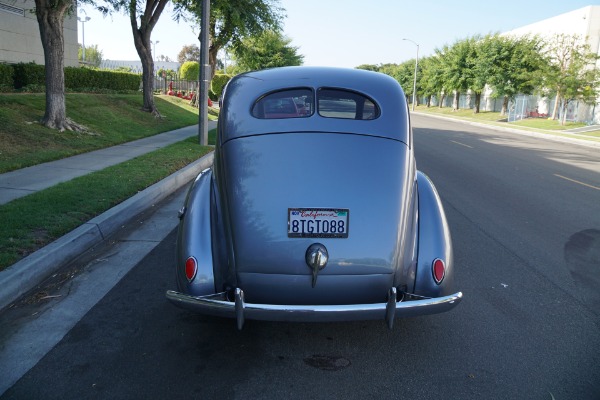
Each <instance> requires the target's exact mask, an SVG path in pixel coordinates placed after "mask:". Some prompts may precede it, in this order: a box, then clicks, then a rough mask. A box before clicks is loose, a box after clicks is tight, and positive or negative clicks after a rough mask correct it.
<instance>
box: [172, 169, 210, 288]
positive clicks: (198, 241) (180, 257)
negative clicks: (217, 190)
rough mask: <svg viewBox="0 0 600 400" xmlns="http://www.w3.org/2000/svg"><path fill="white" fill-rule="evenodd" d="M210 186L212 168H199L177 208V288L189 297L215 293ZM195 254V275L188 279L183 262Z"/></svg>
mask: <svg viewBox="0 0 600 400" xmlns="http://www.w3.org/2000/svg"><path fill="white" fill-rule="evenodd" d="M211 186H212V169H210V168H209V169H206V170H204V171H202V172H201V173H200V174H199V175H198V176H197V177H196V180H195V181H194V182H193V184H192V186H191V187H190V189H189V191H188V194H187V197H186V200H185V204H184V207H183V208H182V210H181V211H180V216H179V218H180V222H179V229H178V232H177V266H176V268H177V272H176V277H177V278H176V279H177V287H178V288H179V290H180V291H182V292H184V293H187V294H190V295H192V296H205V295H209V294H213V293H215V278H214V270H213V254H212V240H211ZM189 257H194V258H195V259H196V263H197V266H198V269H197V272H196V275H195V277H194V278H193V279H192V280H191V281H189V280H188V279H187V277H186V273H185V264H186V261H187V259H188V258H189Z"/></svg>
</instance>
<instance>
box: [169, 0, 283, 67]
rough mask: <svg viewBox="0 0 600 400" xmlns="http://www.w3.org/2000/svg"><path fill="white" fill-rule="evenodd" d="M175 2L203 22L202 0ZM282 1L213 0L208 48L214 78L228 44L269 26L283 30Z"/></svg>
mask: <svg viewBox="0 0 600 400" xmlns="http://www.w3.org/2000/svg"><path fill="white" fill-rule="evenodd" d="M174 3H175V7H174V8H175V12H176V14H177V15H178V16H183V17H184V19H192V20H194V21H195V22H196V24H197V25H200V24H199V21H200V17H201V15H202V9H201V1H200V0H174ZM278 3H279V1H278V0H236V1H231V0H212V1H211V5H210V28H209V29H210V32H209V42H210V46H209V49H208V60H209V61H208V62H209V64H210V67H211V78H212V76H213V75H214V74H215V71H216V67H217V53H218V52H219V50H221V49H222V48H224V47H225V46H228V45H232V46H233V47H236V46H239V45H240V43H241V42H242V39H244V38H247V37H250V36H257V35H260V34H261V33H262V32H264V31H265V30H273V31H279V30H281V22H282V20H283V17H284V14H283V11H284V10H283V9H282V8H280V7H279V6H278ZM186 15H187V16H186ZM190 15H191V17H189V16H190Z"/></svg>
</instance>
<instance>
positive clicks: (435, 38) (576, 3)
mask: <svg viewBox="0 0 600 400" xmlns="http://www.w3.org/2000/svg"><path fill="white" fill-rule="evenodd" d="M279 4H280V5H281V6H282V7H283V8H284V9H285V14H286V15H287V16H286V18H285V19H284V28H283V33H284V35H285V36H287V37H288V38H290V39H291V40H292V42H291V44H292V45H293V46H295V47H298V53H299V54H302V55H303V56H304V65H313V66H318V65H320V66H334V67H348V68H354V67H356V66H358V65H361V64H385V63H402V62H404V61H406V60H410V59H414V58H415V56H416V51H417V46H416V45H415V44H414V43H418V44H419V58H421V57H424V56H429V55H432V54H434V51H435V49H436V48H441V47H442V46H444V45H445V44H450V45H451V44H452V43H454V42H456V41H457V40H461V39H464V38H467V37H470V36H473V35H476V34H483V35H484V34H487V33H495V32H500V33H501V32H507V31H510V30H512V29H515V28H519V27H521V26H524V25H528V24H531V23H534V22H538V21H541V20H543V19H546V18H550V17H554V16H556V15H559V14H562V13H565V12H569V11H573V10H576V9H579V8H583V7H586V6H590V5H600V3H599V2H594V1H593V0H587V1H581V0H565V1H560V0H502V1H482V0H454V1H450V0H422V1H414V0H413V1H406V0H370V1H365V0H300V1H298V0H280V1H279ZM82 9H83V10H84V11H81V10H82ZM171 11H172V9H170V8H169V7H167V9H165V11H164V12H163V14H162V15H161V17H160V19H159V21H158V23H157V25H156V27H155V28H154V30H153V32H152V41H153V42H155V45H154V46H155V47H154V54H155V59H156V58H157V57H156V55H158V56H160V55H165V56H168V57H169V58H171V59H172V60H174V61H176V60H177V54H178V53H179V51H180V50H181V48H182V47H183V46H185V45H190V44H198V29H197V27H192V26H190V25H189V24H188V23H186V22H184V21H180V22H179V23H177V22H175V21H173V19H172V12H171ZM86 14H87V16H88V17H90V20H89V21H88V22H85V23H84V24H82V23H81V22H78V35H79V43H83V37H82V36H83V32H84V30H85V46H86V47H87V46H90V45H98V48H99V50H101V51H102V53H103V58H104V59H105V60H127V61H129V60H139V57H138V55H137V52H136V50H135V46H134V45H133V36H132V33H131V26H130V24H129V19H128V17H126V16H124V15H122V14H115V15H113V16H112V17H111V16H108V17H103V16H102V15H101V14H100V13H98V12H97V11H95V10H93V9H92V8H90V7H89V6H86V7H80V10H79V17H83V18H84V17H85V15H86ZM82 25H84V27H83V28H84V30H83V29H82ZM403 38H406V39H410V40H411V41H413V42H414V43H412V42H410V41H407V40H406V41H405V40H402V39H403Z"/></svg>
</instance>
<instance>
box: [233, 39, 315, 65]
mask: <svg viewBox="0 0 600 400" xmlns="http://www.w3.org/2000/svg"><path fill="white" fill-rule="evenodd" d="M291 42H292V40H291V39H289V38H287V37H284V36H283V35H282V34H281V33H280V32H278V31H271V30H267V31H264V32H263V33H261V34H260V35H258V36H250V37H247V38H244V39H242V41H241V42H240V44H239V45H237V46H235V47H233V59H234V61H235V62H236V64H237V66H238V67H239V68H240V69H241V70H242V71H252V70H258V69H265V68H275V67H285V66H295V65H302V61H303V59H304V56H303V55H300V54H298V47H294V46H292V45H291V44H290V43H291Z"/></svg>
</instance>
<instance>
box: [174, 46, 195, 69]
mask: <svg viewBox="0 0 600 400" xmlns="http://www.w3.org/2000/svg"><path fill="white" fill-rule="evenodd" d="M198 60H200V47H198V45H195V44H190V45H187V46H183V47H182V49H181V51H180V52H179V54H178V55H177V61H179V63H180V64H183V63H184V62H186V61H198Z"/></svg>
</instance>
